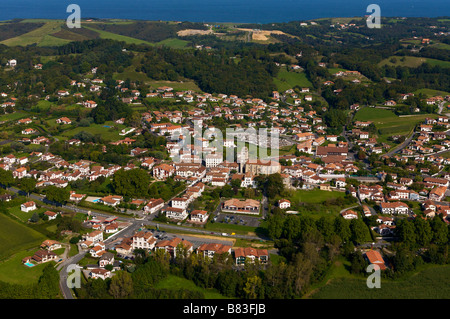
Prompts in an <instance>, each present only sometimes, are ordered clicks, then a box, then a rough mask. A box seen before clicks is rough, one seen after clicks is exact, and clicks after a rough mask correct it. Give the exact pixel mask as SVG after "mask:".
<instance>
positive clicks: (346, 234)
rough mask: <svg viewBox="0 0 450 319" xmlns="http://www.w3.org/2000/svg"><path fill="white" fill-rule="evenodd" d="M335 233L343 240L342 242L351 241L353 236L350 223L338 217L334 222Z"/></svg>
mask: <svg viewBox="0 0 450 319" xmlns="http://www.w3.org/2000/svg"><path fill="white" fill-rule="evenodd" d="M334 232H335V233H336V234H337V235H338V236H339V237H340V238H341V239H342V242H344V243H345V242H347V241H349V240H350V239H351V236H352V233H351V230H350V223H349V221H348V220H347V219H344V218H342V217H340V216H338V217H336V218H335V220H334Z"/></svg>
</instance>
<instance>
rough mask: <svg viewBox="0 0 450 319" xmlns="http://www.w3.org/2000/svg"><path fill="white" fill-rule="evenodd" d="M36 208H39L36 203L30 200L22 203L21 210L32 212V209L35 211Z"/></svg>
mask: <svg viewBox="0 0 450 319" xmlns="http://www.w3.org/2000/svg"><path fill="white" fill-rule="evenodd" d="M35 209H37V207H36V203H35V202H33V201H29V202H26V203H23V204H21V205H20V210H21V211H23V212H27V213H28V212H31V211H33V210H35Z"/></svg>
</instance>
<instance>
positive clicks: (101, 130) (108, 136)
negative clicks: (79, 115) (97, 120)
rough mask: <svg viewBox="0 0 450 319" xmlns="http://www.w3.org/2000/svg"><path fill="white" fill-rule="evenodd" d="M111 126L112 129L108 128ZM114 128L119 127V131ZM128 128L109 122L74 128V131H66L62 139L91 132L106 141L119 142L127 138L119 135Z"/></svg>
mask: <svg viewBox="0 0 450 319" xmlns="http://www.w3.org/2000/svg"><path fill="white" fill-rule="evenodd" d="M108 126H111V127H108ZM112 126H114V127H117V128H118V129H117V130H116V129H114V128H112ZM125 127H126V126H125V125H121V124H116V123H114V122H112V121H108V122H105V123H104V124H91V125H90V126H89V127H81V126H80V127H77V128H74V129H72V130H68V131H65V132H64V133H62V134H61V135H62V137H66V138H71V137H72V136H73V135H75V134H77V133H79V132H81V131H85V132H89V133H91V134H93V135H96V134H100V135H101V136H102V138H104V139H105V140H109V141H112V140H114V141H115V140H119V139H124V138H125V136H120V135H119V133H120V132H121V130H122V129H124V128H125Z"/></svg>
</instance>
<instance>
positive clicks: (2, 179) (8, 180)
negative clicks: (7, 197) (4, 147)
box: [0, 168, 14, 187]
mask: <svg viewBox="0 0 450 319" xmlns="http://www.w3.org/2000/svg"><path fill="white" fill-rule="evenodd" d="M0 183H1V184H3V185H4V186H6V187H9V186H11V185H12V184H13V183H14V177H13V174H12V171H6V170H4V169H3V168H0Z"/></svg>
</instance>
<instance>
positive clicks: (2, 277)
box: [0, 246, 54, 284]
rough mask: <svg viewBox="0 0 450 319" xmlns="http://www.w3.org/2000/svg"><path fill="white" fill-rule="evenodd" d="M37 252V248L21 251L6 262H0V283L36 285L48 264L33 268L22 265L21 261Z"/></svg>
mask: <svg viewBox="0 0 450 319" xmlns="http://www.w3.org/2000/svg"><path fill="white" fill-rule="evenodd" d="M37 250H38V247H37V246H36V248H35V249H31V250H22V251H20V252H18V253H16V254H15V255H14V256H12V257H11V258H9V259H8V260H5V261H3V262H0V281H3V282H8V283H12V284H33V283H36V282H37V281H38V279H39V277H40V276H41V274H42V271H43V269H44V268H45V267H46V266H47V265H48V264H47V263H44V264H40V265H35V266H34V267H27V266H25V265H23V264H22V259H23V258H25V257H27V256H32V255H33V254H34V253H35V252H36V251H37ZM51 263H54V262H51Z"/></svg>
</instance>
